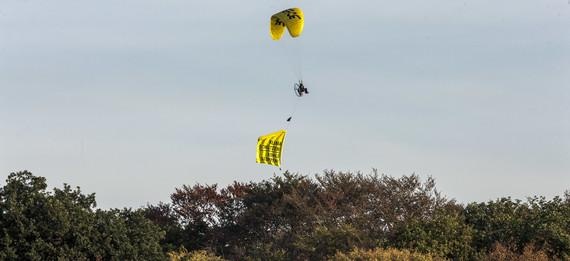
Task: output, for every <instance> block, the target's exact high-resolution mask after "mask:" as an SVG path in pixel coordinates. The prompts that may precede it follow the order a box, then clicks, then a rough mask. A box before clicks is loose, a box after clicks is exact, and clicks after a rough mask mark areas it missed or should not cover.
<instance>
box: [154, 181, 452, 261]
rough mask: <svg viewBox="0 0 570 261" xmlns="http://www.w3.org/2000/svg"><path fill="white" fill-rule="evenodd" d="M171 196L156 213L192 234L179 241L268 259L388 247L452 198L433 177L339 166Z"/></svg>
mask: <svg viewBox="0 0 570 261" xmlns="http://www.w3.org/2000/svg"><path fill="white" fill-rule="evenodd" d="M171 198H172V205H171V206H169V208H170V209H172V212H168V211H166V212H162V214H163V216H162V217H161V216H160V215H159V216H158V217H154V218H153V219H154V220H168V219H169V217H173V216H176V217H179V220H178V222H177V223H178V224H181V227H180V228H179V230H177V231H172V230H170V228H172V227H175V226H172V225H168V226H167V229H166V230H167V231H170V232H169V233H173V234H175V233H182V234H184V237H185V238H187V239H188V240H186V241H184V242H182V244H181V245H184V246H185V247H187V248H188V249H192V250H197V249H204V248H208V249H213V250H215V251H216V252H217V253H218V254H222V253H223V256H226V257H229V258H230V259H245V258H248V257H255V258H256V259H262V260H267V259H271V260H279V259H284V260H291V259H323V258H325V257H327V256H332V255H334V254H335V253H336V252H337V251H339V250H342V251H345V250H346V251H347V250H349V249H353V248H357V247H363V248H373V247H378V246H389V244H390V242H391V241H393V240H395V239H396V238H397V237H398V235H399V234H398V233H399V229H400V228H401V227H403V225H404V224H407V223H408V222H410V221H412V220H422V219H426V218H432V219H433V217H434V215H436V213H437V211H438V210H439V209H441V208H444V207H448V206H449V205H450V204H451V205H453V204H454V203H453V202H449V201H448V200H446V199H445V198H443V197H441V196H440V194H439V193H438V192H437V191H436V190H435V182H434V181H433V180H432V179H428V180H427V181H426V182H422V181H421V180H420V179H419V177H418V176H416V175H412V176H404V177H402V178H393V177H390V176H386V175H378V174H376V173H373V174H372V175H363V174H360V173H356V174H352V173H336V172H333V171H327V172H325V173H324V175H317V176H316V177H315V179H311V178H309V177H306V176H302V175H297V174H291V173H285V174H283V175H282V176H274V177H273V178H272V179H270V180H264V181H262V182H259V183H249V184H241V183H234V184H232V185H230V186H228V187H226V188H222V189H218V188H217V186H216V185H210V186H207V185H200V184H197V185H194V186H192V187H190V186H183V187H182V188H180V189H177V190H176V192H175V193H174V194H172V196H171ZM148 209H149V210H153V209H154V210H156V207H153V206H149V207H148ZM154 213H155V214H156V213H161V212H157V211H154ZM166 237H167V238H169V237H170V235H168V234H167V236H166ZM165 243H166V244H171V243H170V242H165ZM449 248H451V247H448V249H446V250H445V251H447V252H449V253H455V252H453V251H452V250H449ZM440 252H441V251H440ZM447 252H446V253H447Z"/></svg>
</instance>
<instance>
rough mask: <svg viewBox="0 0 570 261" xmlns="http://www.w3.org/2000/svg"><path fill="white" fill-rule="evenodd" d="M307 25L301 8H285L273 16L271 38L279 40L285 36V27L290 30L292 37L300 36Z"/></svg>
mask: <svg viewBox="0 0 570 261" xmlns="http://www.w3.org/2000/svg"><path fill="white" fill-rule="evenodd" d="M304 25H305V17H304V15H303V11H302V10H301V9H300V8H297V7H295V8H290V9H286V10H283V11H281V12H279V13H276V14H274V15H272V16H271V21H270V34H271V39H273V40H279V39H281V36H283V32H284V31H285V27H287V30H288V31H289V34H290V35H291V37H298V36H300V35H301V33H302V32H303V26H304Z"/></svg>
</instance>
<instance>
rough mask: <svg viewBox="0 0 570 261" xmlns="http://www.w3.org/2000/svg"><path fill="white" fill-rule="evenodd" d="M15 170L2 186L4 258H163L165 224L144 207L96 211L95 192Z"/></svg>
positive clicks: (0, 242)
mask: <svg viewBox="0 0 570 261" xmlns="http://www.w3.org/2000/svg"><path fill="white" fill-rule="evenodd" d="M46 188H47V183H46V179H45V178H43V177H36V176H33V175H32V174H31V173H30V172H27V171H24V172H18V173H11V174H10V175H9V176H8V179H7V180H6V185H5V186H4V187H2V188H0V210H1V211H0V260H20V259H22V260H60V259H63V260H88V259H105V260H140V259H146V260H157V259H163V257H164V255H163V254H162V252H161V251H160V244H159V240H160V238H161V237H162V232H161V231H160V228H159V227H157V226H156V225H154V224H152V223H151V222H150V221H149V220H147V219H146V218H145V217H144V215H143V213H142V211H132V210H127V209H125V210H110V211H102V210H97V211H94V207H95V205H96V203H95V195H94V194H89V195H84V194H82V193H81V190H80V189H79V188H76V189H72V188H71V187H70V186H69V185H64V188H63V189H58V188H55V189H54V190H53V193H50V192H48V191H46Z"/></svg>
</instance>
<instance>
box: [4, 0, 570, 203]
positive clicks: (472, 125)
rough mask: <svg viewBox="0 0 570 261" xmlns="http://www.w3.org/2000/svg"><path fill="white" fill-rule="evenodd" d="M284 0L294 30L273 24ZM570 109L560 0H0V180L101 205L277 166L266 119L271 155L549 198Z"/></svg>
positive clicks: (565, 145)
mask: <svg viewBox="0 0 570 261" xmlns="http://www.w3.org/2000/svg"><path fill="white" fill-rule="evenodd" d="M289 7H300V8H302V9H303V11H304V13H305V29H304V32H303V35H301V37H299V38H295V39H292V38H290V37H289V36H288V35H285V36H284V37H283V39H282V40H281V41H272V40H271V39H270V37H269V18H270V16H271V15H272V14H274V13H276V12H278V11H280V10H283V9H285V8H289ZM299 79H303V81H304V83H305V86H306V87H307V88H308V89H309V91H310V94H309V95H306V96H304V97H302V98H297V97H295V95H294V93H293V88H292V86H293V83H294V82H295V81H297V80H299ZM289 116H293V119H292V121H291V122H290V123H289V124H287V123H286V121H285V120H286V119H287V117H289ZM569 116H570V2H568V1H567V0H516V1H515V0H504V1H496V0H478V1H464V0H434V1H425V0H403V1H378V0H360V1H337V0H334V1H330V0H311V1H282V0H274V1H262V0H250V1H233V0H214V1H195V0H190V1H188V0H160V1H159V0H121V1H110V0H98V1H77V0H53V1H40V0H0V173H1V174H0V178H1V179H0V185H2V184H5V179H6V177H7V176H8V174H9V173H11V172H15V171H21V170H29V171H31V172H32V173H34V174H35V175H38V176H44V177H46V178H47V180H48V184H49V185H50V186H51V187H62V184H63V183H67V184H70V185H72V186H79V187H81V190H82V191H83V192H84V193H96V198H97V202H98V207H101V208H122V207H135V208H136V207H141V206H144V205H146V204H155V203H157V202H159V201H163V202H169V196H170V194H171V193H173V192H174V190H175V188H177V187H181V186H182V185H185V184H186V185H194V184H196V183H200V184H214V183H217V184H219V185H220V186H225V185H227V184H230V183H232V182H233V181H240V182H249V181H261V180H264V179H268V178H271V177H272V176H273V175H274V174H275V175H280V173H281V172H282V171H280V170H279V169H278V168H275V167H272V166H267V165H259V164H256V163H255V145H256V141H257V137H258V136H260V135H263V134H266V133H270V132H274V131H277V130H279V129H282V128H286V129H287V130H288V134H287V137H286V140H285V143H286V144H285V148H284V152H283V166H282V169H283V171H285V170H289V171H291V172H295V173H300V174H303V175H313V174H318V173H323V171H324V170H336V171H351V172H358V171H360V172H362V173H365V174H368V173H371V172H372V169H377V170H378V172H380V173H384V174H387V175H391V176H396V177H398V176H402V175H411V174H413V173H415V174H417V175H419V176H420V177H422V178H423V179H425V178H427V177H429V176H431V177H433V178H434V179H435V180H436V184H437V188H438V190H439V191H441V192H443V194H444V195H445V196H447V197H448V198H453V199H456V200H458V201H459V202H462V203H469V202H472V201H487V200H493V199H496V198H498V197H504V196H511V197H514V198H520V199H524V198H525V197H527V196H533V195H542V196H546V197H552V196H556V195H562V194H563V193H564V191H565V190H569V189H570V117H569Z"/></svg>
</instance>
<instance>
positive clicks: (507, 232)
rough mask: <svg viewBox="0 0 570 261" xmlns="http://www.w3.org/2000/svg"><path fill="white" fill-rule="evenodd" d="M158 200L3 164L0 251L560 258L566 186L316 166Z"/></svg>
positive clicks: (110, 256)
mask: <svg viewBox="0 0 570 261" xmlns="http://www.w3.org/2000/svg"><path fill="white" fill-rule="evenodd" d="M170 198H171V201H170V202H167V203H158V204H154V205H147V206H144V207H141V208H137V209H131V208H124V209H109V210H102V209H97V208H96V201H95V194H84V193H82V192H81V190H80V188H79V187H75V188H72V187H71V186H70V185H67V184H64V185H63V188H53V189H52V190H48V189H47V181H46V179H45V178H44V177H39V176H34V175H33V174H32V173H30V172H28V171H22V172H17V173H11V174H10V175H9V176H8V178H7V179H6V183H5V184H4V185H3V186H2V187H1V188H0V260H54V259H57V260H168V259H171V260H383V259H389V258H391V259H392V260H568V259H570V192H568V191H567V192H565V193H564V194H563V195H562V196H558V197H554V198H552V199H546V198H545V197H539V196H534V197H530V198H527V199H526V200H524V201H523V200H518V199H512V198H510V197H504V198H499V199H496V200H493V201H488V202H473V203H469V204H460V203H458V202H456V201H455V200H453V199H448V198H446V197H445V196H443V195H442V194H441V193H440V192H439V191H438V190H437V189H436V184H435V180H434V179H432V178H427V179H426V180H422V179H420V177H419V176H417V175H409V176H402V177H392V176H387V175H383V174H382V175H381V174H378V173H377V172H376V171H373V172H372V173H371V174H362V173H346V172H335V171H324V172H323V173H322V174H318V175H314V176H306V175H301V174H294V173H289V172H285V173H284V174H282V175H274V176H273V177H272V178H270V179H267V180H263V181H260V182H249V183H242V182H234V183H232V184H230V185H228V186H225V187H219V186H218V185H216V184H213V185H207V184H206V185H204V184H194V185H182V186H181V187H179V188H177V189H175V191H174V192H173V193H172V194H171V197H170ZM396 257H398V258H400V259H397V258H396ZM394 258H396V259H394Z"/></svg>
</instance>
